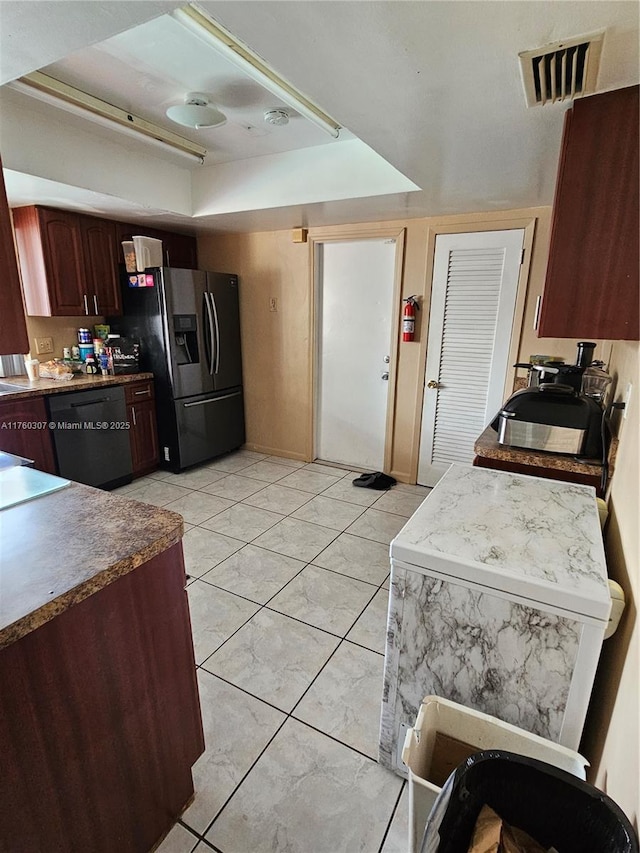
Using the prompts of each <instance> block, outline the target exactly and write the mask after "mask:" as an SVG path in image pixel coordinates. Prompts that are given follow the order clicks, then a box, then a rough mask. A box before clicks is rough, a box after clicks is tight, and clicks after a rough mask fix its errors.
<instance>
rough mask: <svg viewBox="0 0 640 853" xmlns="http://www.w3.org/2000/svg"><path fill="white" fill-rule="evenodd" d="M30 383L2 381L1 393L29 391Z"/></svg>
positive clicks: (0, 384) (0, 385)
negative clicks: (11, 383)
mask: <svg viewBox="0 0 640 853" xmlns="http://www.w3.org/2000/svg"><path fill="white" fill-rule="evenodd" d="M28 390H29V385H10V384H9V383H8V382H0V395H2V394H13V393H15V392H16V391H28Z"/></svg>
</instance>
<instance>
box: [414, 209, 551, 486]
mask: <svg viewBox="0 0 640 853" xmlns="http://www.w3.org/2000/svg"><path fill="white" fill-rule="evenodd" d="M537 219H538V218H537V217H536V216H535V215H533V216H514V217H510V218H505V219H498V218H496V219H493V218H491V219H482V220H477V219H473V218H469V219H467V220H465V221H463V222H456V223H455V224H452V225H446V224H442V225H441V224H437V223H435V224H430V225H428V227H427V263H426V276H425V281H426V282H427V286H426V287H425V296H424V300H423V301H422V304H421V308H422V309H423V310H422V311H421V312H420V314H421V315H422V316H421V317H420V339H419V340H420V358H419V365H418V376H419V377H420V378H419V382H418V383H417V387H416V396H415V400H414V413H413V423H414V431H413V442H412V447H411V465H410V470H411V477H412V480H411V481H412V482H413V483H416V482H417V478H418V465H419V461H420V435H421V432H422V410H423V404H424V381H425V370H426V367H427V346H428V343H429V342H428V336H429V320H430V316H431V292H432V289H433V268H434V263H435V252H436V238H437V237H438V235H440V234H465V233H467V232H474V231H509V230H515V229H518V228H522V229H523V230H524V240H523V253H524V254H523V259H522V263H521V265H520V274H519V276H518V290H517V294H516V304H515V308H514V312H513V322H512V325H511V339H510V343H509V364H510V365H512V364H513V363H515V362H516V361H517V360H518V351H519V348H520V339H521V336H522V323H523V320H524V313H525V304H526V298H527V288H528V284H529V274H530V270H531V257H532V251H533V245H534V236H535V231H536V223H537ZM514 379H515V368H514V367H511V366H510V367H509V368H508V369H507V373H506V376H505V383H504V391H503V396H505V395H506V396H508V395H509V394H510V393H511V391H512V390H513V383H514Z"/></svg>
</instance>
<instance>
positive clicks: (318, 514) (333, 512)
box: [291, 495, 364, 530]
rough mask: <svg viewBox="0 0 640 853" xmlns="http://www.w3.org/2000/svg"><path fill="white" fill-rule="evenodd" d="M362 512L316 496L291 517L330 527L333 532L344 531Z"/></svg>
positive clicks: (355, 507)
mask: <svg viewBox="0 0 640 853" xmlns="http://www.w3.org/2000/svg"><path fill="white" fill-rule="evenodd" d="M362 512H364V510H363V508H362V507H358V506H356V505H355V504H350V503H347V502H346V501H337V500H335V499H333V498H325V497H324V495H318V496H317V497H315V498H312V499H311V500H310V501H309V502H308V503H306V504H304V506H302V507H300V509H297V510H296V511H295V512H292V513H291V516H292V518H299V519H301V520H302V521H309V522H312V523H313V524H321V525H322V526H323V527H331V528H333V529H334V530H345V529H346V528H347V527H348V526H349V525H350V524H352V523H353V522H354V521H355V520H356V518H358V516H359V515H361V514H362Z"/></svg>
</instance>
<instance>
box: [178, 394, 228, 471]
mask: <svg viewBox="0 0 640 853" xmlns="http://www.w3.org/2000/svg"><path fill="white" fill-rule="evenodd" d="M174 406H175V413H176V422H177V426H178V452H179V465H180V468H188V467H189V466H191V465H197V464H198V463H199V462H205V461H206V460H207V459H213V458H214V457H215V456H220V455H221V454H222V453H228V452H229V451H230V450H235V449H236V448H237V447H240V445H242V444H244V437H245V434H244V402H243V397H242V388H235V389H232V390H230V391H227V392H226V393H223V394H219V395H217V396H215V397H214V396H211V395H207V396H202V397H191V398H188V399H186V400H177V401H175V402H174Z"/></svg>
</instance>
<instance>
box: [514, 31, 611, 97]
mask: <svg viewBox="0 0 640 853" xmlns="http://www.w3.org/2000/svg"><path fill="white" fill-rule="evenodd" d="M603 38H604V30H602V31H601V32H598V33H591V35H587V36H577V37H576V38H571V39H565V40H564V41H560V42H556V43H555V44H547V45H545V46H544V47H540V48H538V49H537V50H525V51H523V52H522V53H520V54H518V56H519V57H520V68H521V71H522V82H523V84H524V93H525V97H526V99H527V106H529V107H536V106H543V105H544V104H555V103H556V102H557V101H567V100H570V99H571V98H579V97H581V96H582V95H589V94H592V93H593V92H595V90H596V80H597V78H598V71H599V69H600V54H601V53H602V40H603Z"/></svg>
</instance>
